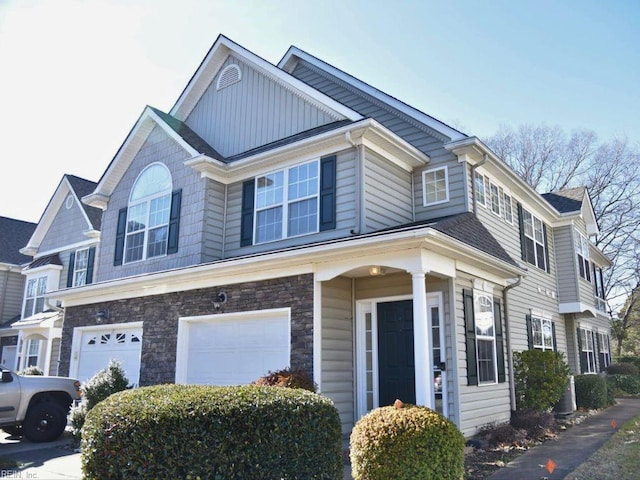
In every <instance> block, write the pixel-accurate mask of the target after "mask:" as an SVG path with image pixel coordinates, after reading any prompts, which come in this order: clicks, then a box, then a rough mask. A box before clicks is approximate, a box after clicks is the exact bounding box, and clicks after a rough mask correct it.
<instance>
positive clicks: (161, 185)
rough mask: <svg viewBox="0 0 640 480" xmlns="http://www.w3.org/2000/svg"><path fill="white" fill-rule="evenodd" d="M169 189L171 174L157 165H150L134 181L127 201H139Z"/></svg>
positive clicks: (165, 168)
mask: <svg viewBox="0 0 640 480" xmlns="http://www.w3.org/2000/svg"><path fill="white" fill-rule="evenodd" d="M171 188H172V185H171V174H170V173H169V170H168V169H167V167H165V166H164V165H159V164H156V165H152V166H150V167H148V168H147V169H146V170H145V171H144V173H142V175H140V177H139V178H138V180H137V181H136V184H135V186H134V187H133V190H132V191H131V197H130V199H129V201H135V200H140V199H141V198H144V197H148V196H150V195H154V194H156V193H160V192H164V191H165V190H171Z"/></svg>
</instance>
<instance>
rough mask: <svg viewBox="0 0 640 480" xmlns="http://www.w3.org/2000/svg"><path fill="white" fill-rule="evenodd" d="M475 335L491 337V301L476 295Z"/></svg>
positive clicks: (486, 296) (483, 296)
mask: <svg viewBox="0 0 640 480" xmlns="http://www.w3.org/2000/svg"><path fill="white" fill-rule="evenodd" d="M475 322H476V335H482V336H493V299H492V298H491V297H490V296H488V295H477V296H476V304H475Z"/></svg>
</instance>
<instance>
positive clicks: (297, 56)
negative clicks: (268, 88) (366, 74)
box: [278, 45, 467, 141]
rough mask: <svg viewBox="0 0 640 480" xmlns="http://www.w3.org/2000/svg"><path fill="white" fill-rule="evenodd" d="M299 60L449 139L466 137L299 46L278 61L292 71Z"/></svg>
mask: <svg viewBox="0 0 640 480" xmlns="http://www.w3.org/2000/svg"><path fill="white" fill-rule="evenodd" d="M298 60H304V61H305V62H307V63H309V64H311V65H313V66H314V67H316V68H319V69H321V70H323V71H325V72H327V73H329V74H330V75H332V76H333V77H335V78H337V79H338V80H340V81H342V82H344V83H346V84H347V85H349V86H351V87H352V88H356V89H358V90H359V91H361V92H363V93H365V94H366V95H368V96H370V97H372V98H373V99H375V100H377V101H378V102H382V103H384V104H386V105H388V106H389V107H391V108H393V109H395V110H396V111H398V112H400V113H401V114H404V115H406V116H407V117H409V118H411V119H413V120H414V121H418V122H420V123H421V124H423V125H425V126H427V127H428V128H429V129H431V130H432V131H434V132H436V133H438V134H440V135H442V136H443V137H445V138H447V139H449V140H450V141H456V140H461V139H463V138H466V137H467V135H465V134H464V133H462V132H460V131H458V130H456V129H455V128H453V127H451V126H449V125H447V124H446V123H444V122H442V121H440V120H438V119H437V118H435V117H432V116H431V115H428V114H426V113H424V112H422V111H420V110H418V109H417V108H415V107H412V106H411V105H409V104H407V103H405V102H403V101H401V100H399V99H397V98H395V97H393V96H391V95H389V94H387V93H385V92H383V91H381V90H378V89H377V88H375V87H372V86H371V85H369V84H368V83H365V82H363V81H362V80H359V79H358V78H355V77H354V76H352V75H350V74H348V73H346V72H344V71H343V70H340V69H339V68H336V67H334V66H333V65H330V64H328V63H326V62H325V61H323V60H320V59H319V58H317V57H314V56H313V55H311V54H309V53H307V52H305V51H304V50H301V49H299V48H298V47H295V46H293V45H292V46H291V47H289V50H288V51H287V53H285V55H284V57H282V59H281V60H280V62H278V68H280V69H282V70H283V71H285V72H288V73H291V72H293V70H294V69H295V66H296V64H297V62H298Z"/></svg>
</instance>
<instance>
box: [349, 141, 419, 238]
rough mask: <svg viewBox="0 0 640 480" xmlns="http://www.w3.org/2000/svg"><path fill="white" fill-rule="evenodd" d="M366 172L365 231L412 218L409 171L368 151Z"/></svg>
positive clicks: (406, 221)
mask: <svg viewBox="0 0 640 480" xmlns="http://www.w3.org/2000/svg"><path fill="white" fill-rule="evenodd" d="M364 176H365V180H364V181H365V187H364V188H365V195H364V198H365V212H366V213H365V232H372V231H376V230H381V229H383V228H387V227H393V226H396V225H402V224H404V223H410V222H412V221H413V205H412V202H413V199H412V196H411V174H410V173H409V172H406V171H405V170H402V169H401V168H400V167H398V166H396V165H394V164H392V163H390V162H388V161H386V160H384V159H383V158H381V157H379V156H378V155H376V154H374V153H372V152H367V154H366V157H365V172H364ZM365 232H362V233H365Z"/></svg>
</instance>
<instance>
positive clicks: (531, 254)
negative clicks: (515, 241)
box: [518, 205, 549, 272]
mask: <svg viewBox="0 0 640 480" xmlns="http://www.w3.org/2000/svg"><path fill="white" fill-rule="evenodd" d="M518 210H519V216H520V243H521V248H522V259H523V260H525V261H526V262H528V263H530V264H531V265H535V266H536V267H538V268H540V269H541V270H545V271H547V272H548V271H549V261H548V255H549V252H548V250H547V248H548V247H547V227H546V225H545V224H544V223H543V222H542V220H540V219H539V218H538V217H536V216H534V215H533V214H531V212H528V211H527V210H525V209H524V208H522V206H520V205H518Z"/></svg>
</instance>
